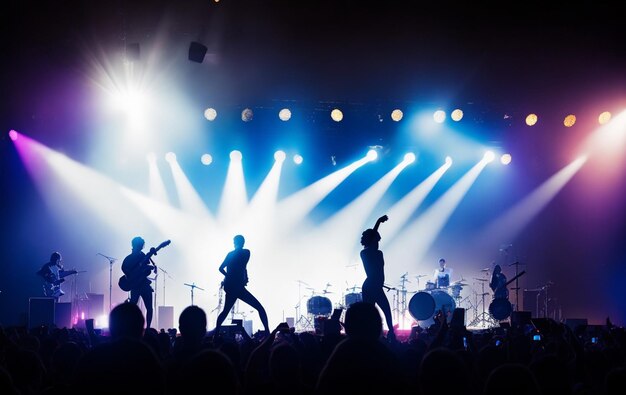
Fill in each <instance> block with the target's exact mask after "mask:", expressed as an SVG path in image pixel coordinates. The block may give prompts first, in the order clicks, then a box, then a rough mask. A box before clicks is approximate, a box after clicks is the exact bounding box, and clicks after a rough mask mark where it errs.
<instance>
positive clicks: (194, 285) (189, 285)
mask: <svg viewBox="0 0 626 395" xmlns="http://www.w3.org/2000/svg"><path fill="white" fill-rule="evenodd" d="M183 284H184V285H186V286H188V287H190V288H191V289H190V291H191V305H192V306H193V290H194V289H195V288H198V289H199V290H200V291H204V289H202V288H200V287H198V286H197V285H196V283H191V284H187V283H183Z"/></svg>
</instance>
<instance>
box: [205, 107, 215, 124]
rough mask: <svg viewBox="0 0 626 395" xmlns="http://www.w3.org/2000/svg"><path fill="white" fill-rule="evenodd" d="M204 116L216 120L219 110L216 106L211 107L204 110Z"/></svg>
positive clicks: (209, 119) (208, 119)
mask: <svg viewBox="0 0 626 395" xmlns="http://www.w3.org/2000/svg"><path fill="white" fill-rule="evenodd" d="M204 117H205V118H206V119H207V121H215V118H217V111H216V110H215V109H214V108H211V107H209V108H207V109H206V110H204Z"/></svg>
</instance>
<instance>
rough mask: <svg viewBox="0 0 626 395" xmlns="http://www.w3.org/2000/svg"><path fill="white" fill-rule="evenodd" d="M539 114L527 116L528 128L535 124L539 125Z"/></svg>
mask: <svg viewBox="0 0 626 395" xmlns="http://www.w3.org/2000/svg"><path fill="white" fill-rule="evenodd" d="M537 120H538V118H537V114H528V115H527V116H526V125H528V126H533V125H534V124H536V123H537Z"/></svg>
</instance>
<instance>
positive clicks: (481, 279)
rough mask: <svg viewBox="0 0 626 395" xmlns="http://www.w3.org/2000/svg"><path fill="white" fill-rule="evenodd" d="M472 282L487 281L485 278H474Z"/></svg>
mask: <svg viewBox="0 0 626 395" xmlns="http://www.w3.org/2000/svg"><path fill="white" fill-rule="evenodd" d="M474 280H477V281H489V280H487V279H486V278H475V277H474Z"/></svg>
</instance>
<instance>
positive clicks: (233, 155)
mask: <svg viewBox="0 0 626 395" xmlns="http://www.w3.org/2000/svg"><path fill="white" fill-rule="evenodd" d="M241 158H243V155H242V154H241V151H237V150H234V151H230V160H241Z"/></svg>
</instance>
